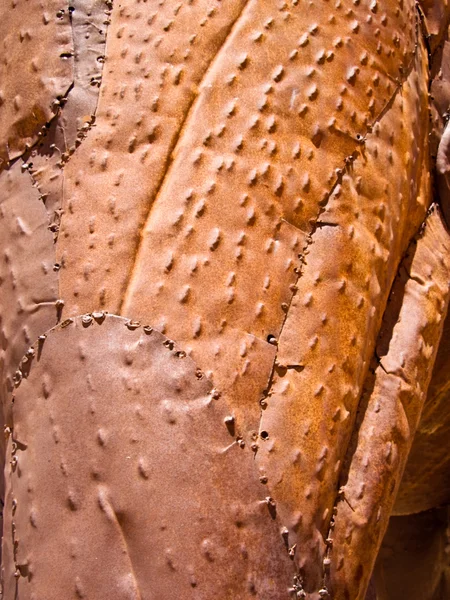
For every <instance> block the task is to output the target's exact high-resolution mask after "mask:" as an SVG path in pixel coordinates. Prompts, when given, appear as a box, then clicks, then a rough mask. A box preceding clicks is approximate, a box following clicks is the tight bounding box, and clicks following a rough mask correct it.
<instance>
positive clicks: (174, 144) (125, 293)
mask: <svg viewBox="0 0 450 600" xmlns="http://www.w3.org/2000/svg"><path fill="white" fill-rule="evenodd" d="M250 1H251V0H247V1H246V3H245V4H244V6H243V7H242V10H241V11H240V13H239V14H238V15H237V17H236V18H235V20H234V21H233V22H232V23H231V24H230V25H229V29H228V32H227V34H226V36H225V38H224V40H223V42H222V44H221V46H220V48H219V49H218V50H217V52H216V53H215V54H214V56H212V57H211V60H210V61H209V63H208V65H207V66H206V69H205V71H204V73H203V75H202V78H201V80H200V82H199V84H198V89H199V90H201V88H202V84H203V82H204V81H205V79H206V77H207V76H208V74H209V72H210V71H211V69H212V67H213V65H214V63H215V62H216V61H217V60H218V59H219V57H220V55H221V53H222V51H223V48H224V47H225V45H226V43H227V41H228V40H229V38H230V37H231V35H232V34H233V32H234V30H235V29H236V27H237V26H238V23H239V21H240V20H241V18H242V15H243V14H244V12H245V10H246V8H247V6H248V5H249V4H250ZM199 96H200V94H197V95H194V96H193V98H192V100H191V102H190V103H189V106H188V107H187V109H186V113H185V115H184V119H183V121H182V122H181V125H180V127H179V129H178V132H177V134H176V135H175V137H174V140H173V142H172V144H171V146H170V148H169V151H168V153H167V158H166V161H165V165H164V171H163V174H162V175H161V179H160V182H159V185H158V186H157V188H156V190H155V192H154V194H153V198H151V199H150V201H149V208H148V211H147V216H146V217H145V220H144V223H143V226H141V227H140V228H139V241H138V242H137V247H136V250H135V254H134V261H133V264H132V265H131V268H130V270H129V272H128V277H127V280H126V282H125V286H124V291H123V294H122V299H121V302H120V306H119V309H118V311H117V314H119V315H122V312H123V309H124V306H126V305H127V304H128V297H129V295H130V293H131V292H130V290H131V287H132V286H131V284H132V281H133V278H134V274H135V272H136V267H137V265H138V264H139V256H140V253H141V250H142V245H143V241H144V232H145V229H146V226H147V223H148V222H149V219H150V216H151V213H152V208H153V207H154V206H155V204H156V202H157V200H158V197H159V195H160V193H161V190H162V188H163V186H164V183H165V182H166V180H167V179H168V177H169V175H170V173H171V170H172V166H173V155H174V153H175V152H176V148H177V146H178V145H179V143H180V140H181V139H182V137H183V134H184V132H185V130H186V128H187V126H188V124H189V121H190V117H191V114H192V113H193V110H194V107H195V104H196V101H197V99H198V98H199Z"/></svg>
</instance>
